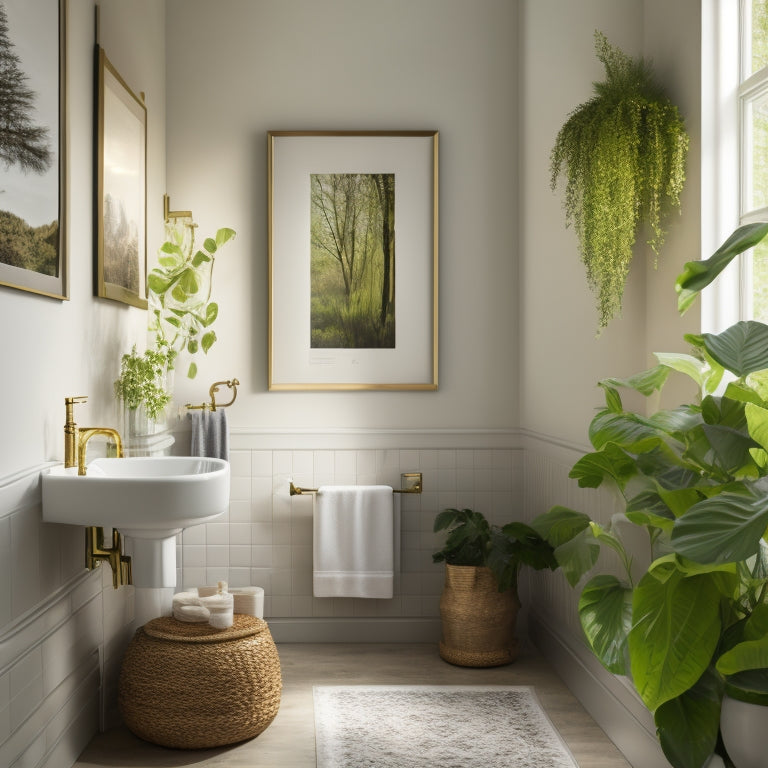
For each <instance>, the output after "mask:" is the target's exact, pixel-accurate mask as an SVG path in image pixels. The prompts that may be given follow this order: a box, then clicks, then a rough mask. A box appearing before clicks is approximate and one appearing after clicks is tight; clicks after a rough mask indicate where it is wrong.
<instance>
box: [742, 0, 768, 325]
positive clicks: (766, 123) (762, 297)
mask: <svg viewBox="0 0 768 768" xmlns="http://www.w3.org/2000/svg"><path fill="white" fill-rule="evenodd" d="M739 41H740V44H739V49H740V51H739V58H740V77H739V91H738V99H739V123H740V137H739V177H740V178H739V187H740V194H739V200H740V202H739V222H740V223H741V224H746V223H748V222H751V221H766V220H768V0H742V2H741V19H740V35H739ZM741 271H742V276H743V277H742V291H741V295H742V302H741V312H740V314H741V316H742V317H746V318H754V319H755V320H760V321H761V322H764V323H768V242H766V241H763V242H762V243H760V244H759V245H758V246H757V247H756V248H755V249H754V250H753V252H752V253H751V254H748V255H746V256H745V257H744V259H743V262H742V270H741Z"/></svg>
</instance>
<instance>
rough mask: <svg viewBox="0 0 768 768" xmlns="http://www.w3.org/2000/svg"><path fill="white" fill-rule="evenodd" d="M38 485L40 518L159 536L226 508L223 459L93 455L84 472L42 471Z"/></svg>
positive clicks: (225, 464) (139, 535)
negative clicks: (105, 456)
mask: <svg viewBox="0 0 768 768" xmlns="http://www.w3.org/2000/svg"><path fill="white" fill-rule="evenodd" d="M42 485H43V489H42V490H43V520H44V521H45V522H48V523H69V524H71V525H85V526H91V525H95V526H101V527H105V528H117V529H118V530H119V531H120V532H121V533H122V534H123V535H125V536H132V537H134V538H144V539H163V538H167V537H169V536H175V535H176V534H177V533H179V531H181V530H182V529H183V528H188V527H189V526H191V525H199V524H200V523H206V522H209V521H211V520H213V519H215V518H217V517H218V516H219V515H221V514H223V513H224V512H225V511H226V510H227V507H228V505H229V463H228V462H226V461H224V459H209V458H196V457H188V456H132V457H128V458H124V459H115V458H98V459H94V460H93V461H91V462H90V464H88V469H87V474H86V475H85V476H78V474H77V467H69V468H66V469H65V468H64V467H63V466H57V467H52V468H51V469H48V470H45V471H44V472H43V474H42Z"/></svg>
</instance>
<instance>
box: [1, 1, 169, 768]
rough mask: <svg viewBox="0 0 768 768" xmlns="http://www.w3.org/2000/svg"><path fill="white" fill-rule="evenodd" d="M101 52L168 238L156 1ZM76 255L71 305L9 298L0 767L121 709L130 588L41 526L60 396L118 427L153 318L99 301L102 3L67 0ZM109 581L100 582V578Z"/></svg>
mask: <svg viewBox="0 0 768 768" xmlns="http://www.w3.org/2000/svg"><path fill="white" fill-rule="evenodd" d="M101 9H102V13H101V44H102V46H103V47H104V48H105V50H106V52H107V55H108V56H109V58H110V60H111V61H112V63H113V64H114V66H115V67H116V68H117V69H118V71H119V72H120V73H121V75H122V76H123V77H124V79H125V80H126V81H127V82H128V84H129V85H130V86H131V87H132V88H133V90H134V91H136V92H139V91H144V92H145V94H146V103H147V107H148V133H149V136H148V180H147V191H148V196H149V199H150V201H154V202H151V203H150V207H149V210H148V228H149V233H150V236H151V237H152V238H153V239H155V240H156V239H157V237H158V232H160V233H161V232H162V207H161V206H162V193H163V191H164V188H165V57H164V44H163V41H164V37H165V29H164V27H165V15H164V12H163V11H164V8H163V6H162V4H160V3H157V2H155V1H154V0H133V1H132V2H131V3H130V4H127V3H122V2H120V0H101ZM67 21H68V24H67V32H68V44H67V51H68V60H67V84H68V103H67V110H68V128H69V158H68V160H69V163H68V169H67V179H66V185H67V197H68V205H69V215H68V217H67V223H68V235H67V249H68V253H69V272H70V299H69V301H58V300H54V299H50V298H45V297H41V296H36V295H33V294H31V293H26V292H22V291H19V290H15V289H11V288H6V287H0V326H2V328H3V333H2V335H0V360H1V361H2V362H0V370H1V371H2V376H0V400H2V402H3V404H4V407H3V428H2V436H3V440H2V441H0V764H2V765H9V766H10V765H24V766H44V765H49V766H52V765H69V764H71V763H72V762H73V761H74V759H75V758H76V757H77V755H78V754H79V752H80V751H81V749H82V748H83V746H84V745H85V744H86V743H87V741H88V740H89V738H90V737H91V736H92V735H93V733H94V732H95V730H96V728H97V726H98V722H99V717H100V711H99V710H100V706H99V705H100V694H101V692H102V691H103V693H104V695H105V699H106V700H107V701H110V702H111V703H112V706H114V702H115V685H116V679H117V678H116V674H117V672H118V671H119V665H120V659H121V657H122V650H123V648H124V645H125V643H126V642H127V640H128V639H129V638H128V637H126V627H127V626H128V625H129V624H130V622H131V620H132V616H133V602H132V597H133V594H132V590H120V591H117V592H115V591H114V590H113V589H112V587H111V578H110V577H109V576H108V575H107V573H106V571H108V569H100V570H99V571H95V572H92V573H88V572H86V571H85V570H84V567H83V562H84V537H83V535H82V531H81V530H79V529H77V528H75V527H72V526H55V525H50V524H46V523H42V521H41V508H40V488H39V485H40V484H39V472H40V468H41V467H42V466H44V465H45V464H46V463H47V462H51V461H61V460H62V458H63V445H64V441H63V425H64V398H65V397H66V396H68V395H88V396H89V398H90V399H89V403H88V404H87V405H81V406H79V407H78V408H79V410H78V413H77V417H76V418H77V421H78V422H79V423H80V424H81V425H83V426H86V425H93V426H95V425H104V426H107V425H113V424H115V423H116V413H117V411H116V408H115V406H114V401H113V398H112V394H111V393H112V389H111V382H112V380H113V379H114V378H115V377H116V374H117V371H118V366H119V360H120V355H121V354H122V353H123V351H125V350H126V349H127V348H128V347H130V345H131V344H132V343H133V342H135V341H138V342H139V343H143V342H144V338H145V334H146V315H145V313H144V312H142V311H140V310H138V309H134V308H130V307H128V306H126V305H121V304H117V303H116V302H113V301H107V300H102V299H97V298H94V297H93V290H92V285H93V241H92V230H93V217H92V210H93V205H94V201H93V189H94V187H93V49H94V42H95V40H94V3H93V2H92V1H91V0H69V13H68V20H67ZM102 571H104V573H102Z"/></svg>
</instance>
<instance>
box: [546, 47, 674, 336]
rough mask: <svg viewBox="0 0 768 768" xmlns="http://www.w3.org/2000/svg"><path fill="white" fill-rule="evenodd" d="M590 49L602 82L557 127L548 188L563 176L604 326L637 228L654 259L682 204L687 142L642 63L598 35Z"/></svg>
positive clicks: (617, 299) (617, 303)
mask: <svg viewBox="0 0 768 768" xmlns="http://www.w3.org/2000/svg"><path fill="white" fill-rule="evenodd" d="M595 48H596V52H597V58H598V59H599V60H600V61H601V62H602V63H603V65H604V66H605V74H606V77H605V81H604V82H599V83H594V89H595V95H594V96H593V97H592V98H591V99H590V100H589V101H587V102H585V103H584V104H582V105H580V106H579V107H577V108H576V109H575V110H574V111H573V112H571V114H570V115H569V117H568V120H567V121H566V122H565V124H564V125H563V127H562V128H561V129H560V131H559V133H558V135H557V139H556V141H555V145H554V147H553V149H552V152H551V156H550V162H551V166H550V170H551V186H552V189H553V190H554V189H556V187H557V183H558V181H559V179H560V176H561V175H564V176H565V200H564V207H565V216H566V223H567V224H572V225H573V227H574V230H575V231H576V236H577V238H578V244H579V252H580V254H581V258H582V261H583V262H584V265H585V267H586V271H587V282H588V284H589V286H590V288H592V289H593V290H594V292H595V293H596V294H597V309H598V324H599V327H600V329H602V328H605V327H606V326H607V325H608V323H609V321H610V320H611V319H612V318H613V317H615V316H616V315H617V314H619V313H620V311H621V304H622V298H623V294H624V286H625V283H626V280H627V275H628V274H629V266H630V262H631V260H632V250H633V247H634V244H635V240H636V234H637V230H638V227H639V225H640V224H641V223H643V222H645V223H646V224H647V227H648V230H649V233H648V234H649V237H648V244H649V245H650V246H651V248H652V249H653V251H654V253H655V254H656V255H658V252H659V249H660V248H661V245H662V243H663V242H664V229H663V226H662V222H663V219H664V217H665V216H666V215H667V213H668V212H669V211H670V210H673V209H675V208H679V207H680V193H681V192H682V189H683V183H684V181H685V160H686V155H687V152H688V144H689V139H688V135H687V133H686V131H685V125H684V122H683V119H682V118H681V116H680V114H679V112H678V109H677V107H676V106H675V105H674V104H672V102H671V101H670V100H669V98H668V97H667V96H666V95H665V94H664V92H663V90H662V88H661V86H660V85H659V84H658V83H657V82H656V79H655V77H654V74H653V71H652V69H651V65H650V64H649V63H648V62H647V61H645V60H644V59H642V58H641V59H639V60H635V59H632V58H630V57H629V56H627V55H626V54H624V53H622V52H621V51H620V50H619V49H618V48H615V47H613V46H612V45H610V44H609V43H608V40H607V39H606V37H605V35H603V34H602V33H600V32H595Z"/></svg>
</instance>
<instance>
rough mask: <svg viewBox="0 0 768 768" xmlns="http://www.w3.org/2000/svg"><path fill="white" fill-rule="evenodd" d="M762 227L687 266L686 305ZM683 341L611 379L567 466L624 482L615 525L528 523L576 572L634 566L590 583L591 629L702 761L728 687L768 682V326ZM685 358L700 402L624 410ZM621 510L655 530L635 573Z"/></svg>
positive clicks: (664, 724)
mask: <svg viewBox="0 0 768 768" xmlns="http://www.w3.org/2000/svg"><path fill="white" fill-rule="evenodd" d="M766 235H768V224H753V225H747V226H744V227H740V228H739V229H738V230H736V232H734V234H733V235H732V236H731V237H730V238H729V239H728V240H727V241H726V242H725V243H724V244H723V246H721V248H720V249H718V251H717V252H716V253H715V254H714V255H713V256H712V258H710V259H708V260H707V261H703V262H691V263H689V264H686V266H685V269H684V271H683V273H682V274H681V275H680V277H679V278H678V281H677V286H676V287H677V291H678V294H679V298H678V306H679V308H680V310H681V312H682V311H685V309H687V308H688V307H689V306H690V305H691V302H692V301H693V299H694V298H695V296H696V295H697V294H698V292H699V291H700V290H701V289H702V288H704V287H705V286H707V285H708V284H709V283H710V282H711V281H712V280H713V279H714V278H715V277H716V276H717V275H718V274H719V273H720V271H722V269H723V268H724V267H725V266H726V265H727V264H728V263H729V262H730V261H731V260H732V259H733V258H734V257H735V256H737V255H738V254H739V253H741V252H743V251H745V250H747V249H748V248H750V247H752V246H754V245H755V244H756V243H757V242H759V241H760V240H762V239H763V238H764V237H765V236H766ZM686 339H687V341H688V342H689V343H690V344H691V347H692V354H690V355H688V354H658V355H657V359H658V365H657V366H656V367H654V368H652V369H650V370H648V371H645V372H643V373H641V374H638V375H636V376H632V377H630V378H628V379H606V380H604V381H601V382H600V386H601V387H602V388H603V390H604V393H605V403H606V404H605V407H604V408H603V409H602V410H600V411H599V412H598V414H597V415H596V416H595V418H594V419H593V421H592V423H591V425H590V429H589V437H590V441H591V443H592V446H593V448H594V450H593V451H592V452H590V453H588V454H586V455H585V456H583V457H582V458H581V459H580V460H579V461H578V462H577V463H576V464H575V465H574V467H573V468H572V470H571V473H570V476H571V477H572V478H575V479H577V480H578V482H579V485H580V486H581V487H588V488H597V487H599V486H601V485H603V484H608V485H610V486H613V487H615V488H616V489H618V491H619V492H620V493H621V495H622V497H623V503H624V508H625V511H624V513H622V514H621V515H619V516H617V517H616V518H614V520H613V521H612V522H611V524H610V525H607V526H603V525H601V524H599V523H598V522H595V521H594V520H591V519H590V517H589V516H588V515H586V514H584V513H582V512H578V511H576V510H572V509H568V508H565V507H554V508H553V509H551V510H550V511H549V512H548V513H546V514H545V515H543V516H541V517H540V518H537V519H536V520H535V521H533V523H532V527H533V528H534V529H536V530H537V531H538V532H539V533H540V534H541V535H542V536H543V537H544V538H546V539H547V540H548V541H549V542H550V543H551V544H552V545H553V546H554V547H555V557H556V559H557V561H558V563H559V564H560V566H561V568H562V570H563V572H564V574H565V575H566V577H567V579H568V581H569V582H570V584H571V585H572V586H576V585H577V584H578V583H579V582H580V580H581V578H582V576H584V575H585V574H587V573H588V572H590V571H591V570H592V569H593V567H594V566H595V563H596V562H597V556H598V553H599V551H600V548H601V547H605V548H608V549H610V550H612V551H614V552H616V553H617V554H618V556H619V561H620V563H621V568H622V569H623V576H621V577H619V576H615V575H613V573H598V574H597V575H594V576H592V578H591V579H590V580H589V581H587V583H586V584H585V585H584V586H583V589H582V591H581V597H580V600H579V607H578V610H579V616H580V620H581V625H582V628H583V630H584V633H585V635H586V638H587V640H588V642H589V645H590V647H591V648H592V651H593V652H594V653H595V655H596V656H597V658H598V659H599V660H600V661H601V662H602V664H603V665H604V666H605V667H606V669H608V670H610V671H611V672H614V673H616V674H627V675H630V676H631V678H632V680H633V682H634V685H635V687H636V689H637V691H638V693H639V695H640V697H641V698H642V700H643V702H644V703H645V704H646V706H647V707H648V709H649V710H651V712H653V715H654V719H655V723H656V727H657V733H658V737H659V741H660V743H661V746H662V749H663V751H664V753H665V755H666V756H667V759H668V760H669V761H670V763H671V764H672V765H673V766H675V768H701V766H703V765H705V764H706V762H707V760H708V759H709V757H710V756H711V755H712V754H713V752H714V751H715V750H716V748H718V749H719V747H717V745H718V735H719V727H720V711H721V702H722V697H723V692H724V690H727V692H728V695H729V696H730V697H732V698H737V699H741V700H744V701H748V700H756V699H760V698H761V695H762V697H763V700H764V698H765V697H764V692H765V691H766V690H768V688H766V682H768V545H767V544H766V540H765V534H766V530H767V529H768V326H766V325H763V324H762V323H757V322H753V321H749V322H739V323H736V324H735V325H733V326H731V327H730V328H728V329H727V330H725V331H724V332H722V333H719V334H709V333H703V334H701V335H689V336H686ZM673 372H674V373H676V374H683V375H685V376H688V377H689V378H690V379H692V380H693V382H695V384H696V386H697V388H698V390H699V397H698V399H697V400H696V401H695V402H692V403H686V404H682V405H680V406H678V407H676V408H672V409H668V410H660V411H658V412H656V413H653V414H652V415H650V416H646V415H643V414H641V413H635V412H632V411H630V410H626V409H625V408H624V405H623V403H622V399H621V396H620V390H621V389H624V388H629V389H632V390H636V391H638V392H640V393H642V394H643V395H650V394H651V393H653V392H655V391H658V390H660V389H661V388H662V386H663V385H664V382H665V380H666V379H667V377H668V376H669V375H670V374H671V373H673ZM624 521H628V523H630V524H632V525H634V526H637V527H639V528H640V529H643V530H644V531H645V532H646V534H647V540H648V545H649V551H648V556H649V565H648V566H647V567H646V568H644V569H641V570H642V573H641V575H640V577H639V578H637V574H634V575H633V572H632V570H633V568H632V565H633V557H632V552H631V550H630V548H629V547H628V545H627V543H626V541H625V538H624V537H623V536H622V530H626V529H625V528H624V529H623V528H622V525H623V523H624ZM620 523H622V524H620ZM761 691H762V692H763V694H761V693H760V692H761Z"/></svg>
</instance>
